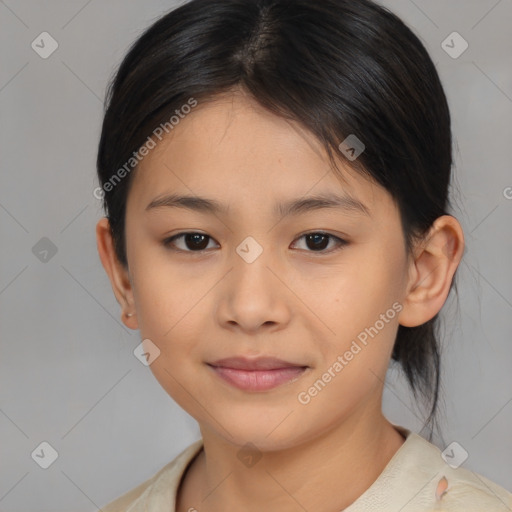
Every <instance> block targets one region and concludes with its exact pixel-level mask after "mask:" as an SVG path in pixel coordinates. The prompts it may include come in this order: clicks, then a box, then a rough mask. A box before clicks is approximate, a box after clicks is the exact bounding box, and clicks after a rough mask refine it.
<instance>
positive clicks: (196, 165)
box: [126, 94, 407, 450]
mask: <svg viewBox="0 0 512 512" xmlns="http://www.w3.org/2000/svg"><path fill="white" fill-rule="evenodd" d="M339 167H340V169H341V171H342V172H343V179H340V177H339V176H337V175H336V173H335V171H334V170H333V169H332V168H331V166H330V165H329V160H328V158H327V155H326V153H325V152H324V150H323V148H322V147H321V145H320V143H319V142H318V141H316V139H315V138H314V137H313V136H312V135H311V134H309V133H307V132H306V131H304V130H303V129H300V128H299V127H298V125H296V124H294V123H291V122H289V121H286V120H284V119H281V118H279V117H276V116H274V115H272V114H270V113H268V112H266V111H264V110H263V109H261V108H260V107H259V106H258V105H257V104H256V103H255V102H254V101H253V100H251V99H249V98H248V97H246V96H242V95H240V94H239V95H236V96H235V95H233V96H230V97H226V98H222V99H221V98H218V99H217V100H216V101H214V102H211V103H205V104H201V103H200V104H199V106H198V107H196V109H194V110H193V112H192V113H191V114H189V115H188V116H187V117H185V118H184V119H183V120H181V121H180V123H179V125H178V126H176V127H175V128H174V130H173V131H172V132H171V133H170V134H169V135H168V136H167V138H166V139H164V140H163V141H162V143H160V144H159V145H158V146H157V147H156V148H155V149H153V150H152V151H151V152H150V153H149V155H147V156H146V157H145V158H144V159H143V160H142V162H141V163H140V164H139V167H138V169H137V172H136V174H135V176H134V181H133V183H132V188H131V190H130V193H129V196H128V201H127V210H126V240H127V258H128V266H129V270H128V272H129V278H130V283H131V286H132V291H133V301H134V305H135V312H136V322H137V327H138V328H139V329H140V334H141V339H149V340H151V343H150V344H149V345H148V342H147V341H146V342H145V343H146V346H147V347H148V350H149V351H150V352H151V350H155V349H154V347H155V346H156V347H158V350H159V351H160V353H159V355H158V357H156V359H155V360H154V361H153V362H152V364H151V365H150V368H151V370H152V372H153V373H154V375H155V377H156V378H157V379H158V381H159V382H160V384H161V385H162V387H163V388H164V389H165V390H166V391H167V392H168V394H169V395H170V396H171V397H172V398H173V399H174V400H175V401H176V402H177V403H178V404H179V405H180V406H181V407H183V409H185V410H186V411H187V412H188V413H189V414H191V415H192V416H193V417H194V418H196V420H197V421H198V422H199V424H200V426H201V427H202V428H204V429H207V430H210V431H212V432H215V433H216V434H218V435H219V436H221V437H222V438H224V439H225V440H226V441H229V442H231V443H235V444H239V445H244V444H246V443H247V442H249V441H251V442H253V443H254V444H256V445H257V446H259V447H261V448H262V449H269V450H271V449H284V448H286V447H292V446H293V445H296V444H298V443H300V442H304V441H306V440H309V439H312V438H314V437H316V436H319V435H320V434H322V433H323V432H326V431H328V430H329V429H332V428H336V426H337V425H340V424H342V423H343V422H344V421H347V420H348V419H349V418H350V417H351V416H353V415H356V414H367V415H372V414H376V413H377V412H379V413H380V405H381V404H380V400H381V393H382V385H383V384H382V383H383V381H384V378H385V374H386V370H387V368H388V363H389V359H390V355H391V350H392V347H393V342H394V339H395V336H396V332H397V329H398V320H399V311H400V307H401V306H400V303H401V300H402V298H403V296H404V292H405V288H406V277H407V257H406V251H405V245H404V240H403V235H402V229H401V224H400V216H399V212H398V209H397V207H396V205H395V203H394V202H393V200H392V198H391V196H390V195H389V194H388V193H387V192H386V191H385V190H384V189H383V188H381V187H380V186H379V185H377V184H375V183H372V182H370V181H368V180H367V179H366V178H363V177H362V176H361V175H359V174H357V173H356V172H354V171H351V170H350V168H348V167H347V165H346V161H344V160H343V157H342V156H341V155H340V164H339ZM170 194H174V195H176V196H194V197H199V198H205V199H208V200H209V201H212V202H213V203H214V205H216V206H218V208H217V209H212V208H211V206H212V205H211V204H209V203H207V202H205V201H202V202H199V201H196V202H195V203H194V202H192V201H188V202H187V201H181V203H176V202H174V203H172V202H171V201H170V200H169V199H167V200H166V199H165V197H166V196H169V195H170ZM313 196H314V197H315V198H316V199H317V201H316V202H315V201H309V202H308V201H305V200H306V199H308V198H311V197H313ZM320 196H322V197H324V199H329V200H332V198H333V196H338V197H340V198H345V201H341V202H340V203H339V204H338V205H331V206H326V204H325V202H324V203H323V204H322V202H321V201H318V198H319V197H320ZM346 198H351V202H349V201H348V200H347V199H346ZM297 201H302V203H297V204H296V207H295V208H287V205H288V206H290V205H291V204H293V203H294V202H297ZM151 203H153V206H149V205H150V204H151ZM358 205H359V206H358ZM234 357H240V358H245V359H246V360H247V359H248V360H253V359H257V358H259V357H268V358H277V359H279V360H282V361H285V362H286V363H288V364H286V363H275V364H270V367H272V368H273V369H268V368H267V370H266V371H263V370H257V371H252V372H251V371H247V370H246V371H244V370H240V369H238V370H237V369H233V366H231V369H230V368H229V367H230V363H226V365H225V367H224V368H221V367H220V366H222V364H220V365H217V367H216V368H215V365H214V366H212V364H214V363H216V362H217V361H219V360H221V359H225V358H234ZM290 365H292V366H290ZM235 366H236V365H235ZM242 366H243V365H242ZM276 368H280V369H276Z"/></svg>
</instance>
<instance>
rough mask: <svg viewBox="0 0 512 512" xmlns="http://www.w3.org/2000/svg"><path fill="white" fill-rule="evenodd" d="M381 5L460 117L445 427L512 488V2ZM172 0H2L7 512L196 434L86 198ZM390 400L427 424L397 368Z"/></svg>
mask: <svg viewBox="0 0 512 512" xmlns="http://www.w3.org/2000/svg"><path fill="white" fill-rule="evenodd" d="M384 4H385V5H387V6H388V7H390V8H391V9H392V10H393V11H394V12H396V13H397V14H398V15H400V16H401V17H402V19H403V20H404V21H405V22H406V23H408V24H409V25H410V26H411V27H412V28H413V30H414V31H415V32H416V33H417V34H418V35H419V36H420V37H421V39H422V40H423V42H424V43H425V45H426V46H427V48H428V50H429V51H430V53H431V55H432V58H433V60H434V62H435V63H436V64H437V66H438V69H439V72H440V75H441V78H442V80H443V84H444V85H445V88H446V92H447V95H448V99H449V102H450V106H451V111H452V115H453V132H454V136H455V158H456V166H455V170H454V172H455V184H456V186H457V189H456V190H455V196H454V200H455V205H456V208H455V210H454V211H453V213H454V214H455V215H456V216H457V217H458V218H459V220H460V221H461V223H462V225H463V228H464V230H465V236H466V242H467V248H466V252H465V256H464V259H463V263H462V264H461V266H460V268H459V271H458V279H459V292H460V302H459V305H457V303H456V302H455V301H454V300H453V297H451V298H450V299H449V301H448V303H447V304H446V306H445V308H444V309H443V318H444V319H445V321H444V334H445V340H444V345H443V346H444V354H445V355H444V359H443V369H444V371H443V379H444V396H445V398H444V403H445V409H446V422H445V424H444V425H443V426H444V434H445V436H444V441H442V442H441V441H438V442H439V445H440V447H441V449H444V447H445V446H446V444H448V443H450V442H451V441H457V442H458V443H460V444H461V445H462V446H463V447H464V448H465V449H466V450H467V452H468V453H469V458H468V459H467V460H466V461H465V462H464V464H463V467H465V468H468V469H471V470H473V471H476V472H478V473H480V474H482V475H484V476H486V477H488V478H490V479H491V480H494V481H495V482H497V483H498V484H500V485H502V486H504V487H505V488H507V489H509V490H512V465H511V463H510V461H511V460H512V434H511V432H512V428H511V426H512V357H511V356H512V344H511V340H512V321H511V318H512V272H511V266H510V260H511V258H510V254H511V250H512V247H511V245H512V236H511V227H510V219H511V213H512V199H507V197H506V196H507V195H508V197H512V189H509V188H507V187H512V173H511V167H510V165H511V157H510V154H511V153H510V149H511V143H512V140H511V133H512V126H511V125H512V116H511V114H512V66H511V65H510V64H511V62H510V55H512V34H511V31H510V20H511V19H512V1H511V0H501V1H496V0H472V1H468V0H451V1H450V2H446V1H444V0H443V1H441V0H434V1H433V0H429V1H427V0H422V1H421V0H415V1H412V0H398V1H393V2H391V1H386V2H384ZM174 5H176V4H175V3H174V2H172V1H167V2H165V1H162V0H145V1H130V2H121V1H120V0H109V1H104V2H100V1H99V0H91V1H89V2H87V1H84V0H76V1H69V0H67V1H64V0H62V1H51V2H39V1H35V0H34V1H29V0H25V1H14V0H5V1H0V42H1V48H2V54H1V55H2V56H1V67H0V115H1V126H0V130H1V131H0V144H1V147H0V154H1V160H0V162H1V165H2V172H1V175H0V179H1V182H0V227H1V240H2V244H1V249H0V258H1V260H0V263H1V266H0V329H1V331H0V334H1V344H2V345H1V368H0V379H1V380H0V382H1V385H0V435H1V445H0V446H1V448H0V449H1V452H0V460H1V467H0V510H1V511H3V512H7V511H8V512H19V511H31V512H42V511H50V510H51V511H53V512H56V511H69V510H74V511H83V512H86V511H92V510H97V509H98V508H99V507H100V506H102V505H104V504H106V503H107V502H108V501H110V500H112V499H113V498H115V497H117V496H119V495H120V494H122V493H123V492H125V491H127V490H129V489H131V488H133V487H135V486H136V485H137V484H139V483H141V482H142V481H144V480H145V479H147V478H149V477H150V476H152V475H153V474H154V473H155V472H156V471H157V470H159V469H160V468H161V467H162V466H164V465H165V464H166V463H168V462H169V461H170V460H171V459H172V458H174V457H175V456H176V455H177V454H178V453H179V452H180V451H181V450H182V449H183V448H184V447H186V446H187V445H188V444H190V443H191V442H192V441H194V440H195V439H198V436H199V430H198V428H197V425H196V422H195V420H193V419H192V418H191V417H189V416H188V415H187V414H186V413H184V412H183V411H182V410H181V409H180V408H179V407H178V406H177V405H176V404H175V403H174V402H173V401H172V400H171V399H170V398H169V397H168V395H167V394H166V393H165V392H164V391H163V389H162V388H161V387H160V385H159V384H158V383H157V381H156V380H155V379H154V377H153V375H152V374H151V372H150V370H149V368H147V367H145V366H144V365H142V364H141V363H140V362H139V361H138V360H137V359H136V358H135V357H134V355H133V349H134V348H135V347H136V346H137V345H138V344H139V343H140V338H139V332H138V331H130V330H129V329H127V328H125V327H124V325H123V324H122V323H121V321H120V309H119V306H118V304H117V302H116V301H115V298H114V295H113V293H112V291H111V287H110V283H109V281H108V279H107V276H106V274H105V273H104V270H103V268H102V266H101V263H100V260H99V257H98V255H97V249H96V241H95V224H96V222H97V220H98V219H99V218H100V217H101V216H102V211H101V208H100V203H99V201H97V200H96V199H95V198H94V197H93V195H92V191H93V189H94V188H95V187H96V186H97V182H96V177H95V158H96V150H97V143H98V137H99V130H100V124H101V120H102V100H103V97H104V94H105V87H106V84H107V81H108V79H109V78H110V76H111V74H112V73H113V70H114V67H115V66H116V65H117V64H118V63H119V62H120V60H121V58H122V57H123V55H124V53H125V51H126V50H127V48H128V46H129V45H130V44H131V43H132V41H134V40H135V39H136V37H137V36H138V35H139V34H140V33H141V32H142V31H143V30H144V29H145V28H146V27H147V26H148V25H149V24H150V23H151V22H152V21H154V20H155V19H156V18H157V17H159V16H160V15H161V14H163V13H164V12H167V11H168V10H169V9H171V8H172V7H173V6H174ZM43 31H47V32H49V33H50V34H51V35H52V36H53V38H55V39H56V40H57V42H58V44H59V47H58V49H57V50H56V51H55V53H53V54H52V55H51V56H50V57H49V58H47V59H42V58H41V57H40V56H39V55H38V54H37V53H36V52H35V51H34V50H33V49H32V48H31V43H32V41H33V40H35V39H36V37H37V36H38V35H39V34H40V33H41V32H43ZM453 31H457V32H459V33H460V34H461V35H462V36H463V37H464V39H466V40H467V41H468V43H469V48H468V49H467V51H466V52H464V53H463V54H462V55H461V56H460V57H458V58H456V59H454V58H452V57H450V56H449V55H448V54H447V53H446V52H445V51H444V50H443V48H442V47H441V43H442V41H443V40H445V39H446V37H447V36H448V35H449V34H450V33H452V32H453ZM507 191H508V193H507ZM43 237H47V238H48V239H50V240H51V241H52V242H53V244H55V246H56V248H57V253H56V254H55V255H54V256H52V257H51V253H49V255H48V256H47V261H46V262H44V261H41V260H40V259H39V258H38V257H36V255H35V254H34V252H33V247H34V246H35V245H36V244H37V243H38V242H39V241H40V239H41V238H43ZM39 243H40V244H41V243H43V244H44V243H48V242H39ZM36 247H39V246H36ZM36 252H37V251H36ZM384 412H385V414H386V415H387V417H388V418H389V419H390V421H392V422H393V423H397V424H401V425H404V426H406V427H408V428H410V429H412V430H415V431H420V430H421V426H422V423H421V421H420V410H419V409H418V408H417V407H415V406H414V404H413V400H412V399H411V398H410V394H409V391H408V389H407V387H406V385H405V384H404V381H403V380H402V379H401V377H400V375H399V373H398V372H397V370H395V369H390V371H389V376H388V381H387V385H386V388H385V393H384ZM42 441H47V442H48V443H50V444H51V445H52V446H53V447H54V448H55V449H56V450H57V452H58V458H57V460H56V461H55V462H54V463H53V464H52V465H51V466H50V467H49V468H48V469H46V470H45V469H42V468H41V467H39V465H37V464H36V463H35V462H34V460H33V459H32V457H31V453H32V452H33V451H34V449H35V448H36V447H37V446H38V445H39V444H40V443H41V442H42ZM443 443H446V444H444V445H443Z"/></svg>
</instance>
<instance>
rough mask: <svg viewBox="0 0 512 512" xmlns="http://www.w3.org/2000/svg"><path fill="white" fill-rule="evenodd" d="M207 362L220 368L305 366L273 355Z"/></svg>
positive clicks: (257, 368)
mask: <svg viewBox="0 0 512 512" xmlns="http://www.w3.org/2000/svg"><path fill="white" fill-rule="evenodd" d="M208 364H209V365H211V366H216V367H219V366H220V367H222V368H233V369H235V370H278V369H281V368H304V367H305V366H307V365H305V364H299V363H290V362H289V361H284V360H283V359H277V358H275V357H256V358H253V359H249V358H247V357H227V358H225V359H219V360H218V361H215V362H213V363H208Z"/></svg>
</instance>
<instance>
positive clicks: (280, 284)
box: [216, 244, 292, 333]
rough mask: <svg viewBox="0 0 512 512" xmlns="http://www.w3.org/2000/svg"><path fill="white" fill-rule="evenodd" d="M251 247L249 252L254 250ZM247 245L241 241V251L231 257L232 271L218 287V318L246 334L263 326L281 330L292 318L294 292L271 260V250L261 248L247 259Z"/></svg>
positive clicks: (225, 325)
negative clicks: (291, 304) (256, 253)
mask: <svg viewBox="0 0 512 512" xmlns="http://www.w3.org/2000/svg"><path fill="white" fill-rule="evenodd" d="M248 247H249V251H251V250H253V249H252V248H251V247H250V246H248ZM245 248H246V247H244V244H241V246H239V248H238V249H239V252H237V253H235V254H234V256H233V257H232V258H231V259H230V263H232V266H231V267H230V268H231V271H230V272H229V273H228V274H227V275H226V277H225V278H224V279H223V283H222V286H221V287H220V288H219V290H218V293H219V295H218V301H217V304H218V305H217V311H216V312H217V317H218V321H219V323H220V324H221V325H222V326H223V327H225V328H228V329H231V330H232V329H235V328H237V329H239V330H242V331H244V332H246V333H255V332H257V331H259V330H261V329H263V328H265V329H266V330H267V331H268V330H270V331H275V330H280V329H282V328H284V327H285V326H286V325H287V324H288V323H289V322H290V318H291V311H290V306H289V304H290V297H291V295H292V292H291V291H290V290H289V289H288V288H287V286H286V284H285V283H286V277H285V276H284V275H282V274H283V271H282V270H280V269H278V268H277V265H276V264H275V262H274V263H272V262H271V261H270V257H269V251H266V250H263V251H261V252H260V254H259V255H258V256H257V257H256V258H253V257H251V258H245V256H244V252H243V250H241V249H245ZM239 253H241V255H240V254H239ZM252 256H254V253H253V255H252ZM280 274H281V275H280Z"/></svg>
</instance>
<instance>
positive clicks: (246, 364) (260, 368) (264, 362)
mask: <svg viewBox="0 0 512 512" xmlns="http://www.w3.org/2000/svg"><path fill="white" fill-rule="evenodd" d="M207 364H208V366H209V367H210V368H212V370H213V371H214V372H215V373H216V374H217V375H218V376H219V377H220V378H222V379H223V380H224V381H226V382H228V383H229V384H231V385H232V386H235V387H236V388H238V389H242V390H244V391H266V390H269V389H273V388H276V387H278V386H281V385H282V384H285V383H289V382H293V381H295V380H297V379H298V378H299V377H301V376H302V375H303V374H304V373H305V371H306V370H307V369H308V368H309V367H308V366H306V365H301V364H296V363H291V362H289V361H283V360H282V359H276V358H274V357H259V358H256V359H247V358H243V357H230V358H226V359H220V360H218V361H215V362H214V363H207Z"/></svg>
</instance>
